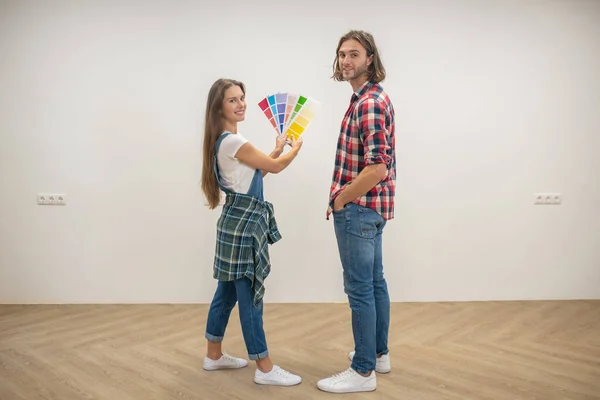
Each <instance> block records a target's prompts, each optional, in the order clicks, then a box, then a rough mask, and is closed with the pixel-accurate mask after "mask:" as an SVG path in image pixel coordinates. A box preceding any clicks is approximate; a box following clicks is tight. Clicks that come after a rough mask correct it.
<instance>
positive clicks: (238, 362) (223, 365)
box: [204, 352, 248, 371]
mask: <svg viewBox="0 0 600 400" xmlns="http://www.w3.org/2000/svg"><path fill="white" fill-rule="evenodd" d="M246 365H248V360H244V359H243V358H237V357H232V356H230V355H229V354H227V353H225V352H223V355H222V356H221V358H219V359H218V360H211V359H210V358H208V357H204V369H205V370H207V371H216V370H218V369H232V368H243V367H245V366H246Z"/></svg>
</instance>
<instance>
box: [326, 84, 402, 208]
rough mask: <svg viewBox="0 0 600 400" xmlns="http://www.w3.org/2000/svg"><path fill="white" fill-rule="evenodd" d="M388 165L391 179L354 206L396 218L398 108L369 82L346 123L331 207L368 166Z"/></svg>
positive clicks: (354, 101)
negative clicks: (396, 122) (396, 114)
mask: <svg viewBox="0 0 600 400" xmlns="http://www.w3.org/2000/svg"><path fill="white" fill-rule="evenodd" d="M379 163H382V164H385V165H386V166H387V172H388V173H387V176H386V177H385V178H384V179H382V180H381V181H380V182H379V183H377V185H375V186H374V187H373V188H371V189H370V190H369V191H368V192H367V193H365V194H364V195H362V196H360V197H358V198H357V199H355V200H354V201H353V203H355V204H358V205H361V206H363V207H367V208H371V209H373V210H374V211H376V212H377V213H379V214H380V215H381V216H382V217H383V218H384V219H386V220H390V219H393V218H394V197H395V194H396V137H395V114H394V107H393V105H392V102H391V100H390V99H389V97H388V96H387V94H386V93H385V92H384V91H383V88H382V87H381V85H379V84H377V83H372V82H369V81H367V82H365V83H364V84H363V85H362V86H361V87H360V88H358V89H357V90H356V92H355V93H354V94H353V95H352V99H351V101H350V104H349V106H348V110H347V111H346V114H345V115H344V119H343V120H342V125H341V129H340V135H339V138H338V143H337V150H336V154H335V168H334V171H333V178H332V182H331V187H330V192H329V205H330V207H333V202H334V200H335V198H336V196H337V195H338V194H339V193H340V192H341V191H342V190H344V189H345V188H346V187H347V186H348V185H350V184H352V181H353V180H354V179H356V177H358V175H359V174H360V173H361V171H362V170H363V169H364V168H365V167H366V166H368V165H372V164H379Z"/></svg>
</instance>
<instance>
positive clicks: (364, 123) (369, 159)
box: [357, 98, 391, 166]
mask: <svg viewBox="0 0 600 400" xmlns="http://www.w3.org/2000/svg"><path fill="white" fill-rule="evenodd" d="M385 114H386V110H385V106H384V105H382V104H381V103H380V102H379V101H377V100H375V99H372V98H369V99H366V100H365V101H363V102H362V103H361V104H359V106H358V121H357V122H358V128H359V132H360V139H361V140H362V144H363V146H364V162H365V165H372V164H381V163H383V164H386V165H388V166H389V164H390V162H391V157H390V154H389V153H390V143H389V135H388V131H387V127H386V123H385V119H386V118H385Z"/></svg>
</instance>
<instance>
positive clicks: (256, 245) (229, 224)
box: [213, 193, 281, 307]
mask: <svg viewBox="0 0 600 400" xmlns="http://www.w3.org/2000/svg"><path fill="white" fill-rule="evenodd" d="M280 239H281V234H280V232H279V229H278V227H277V222H276V221H275V214H274V210H273V205H272V204H271V203H269V202H268V201H263V200H259V199H257V198H256V197H253V196H249V195H245V194H240V193H227V197H226V201H225V204H224V205H223V210H222V213H221V216H220V217H219V220H218V221H217V243H216V251H215V260H214V267H213V277H214V278H216V279H218V280H221V281H232V280H235V279H240V278H243V277H247V278H248V279H250V281H251V282H252V288H253V293H254V306H255V307H256V306H257V305H258V304H259V303H260V301H261V300H262V298H263V296H264V293H265V287H264V281H265V279H266V278H267V276H268V275H269V272H270V271H271V261H270V258H269V249H268V245H270V244H273V243H275V242H277V241H279V240H280Z"/></svg>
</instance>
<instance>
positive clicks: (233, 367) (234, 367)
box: [202, 364, 248, 371]
mask: <svg viewBox="0 0 600 400" xmlns="http://www.w3.org/2000/svg"><path fill="white" fill-rule="evenodd" d="M247 366H248V364H246V365H242V366H237V365H232V366H230V367H229V366H228V367H204V366H203V367H202V369H204V370H205V371H219V370H222V369H240V368H244V367H247Z"/></svg>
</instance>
